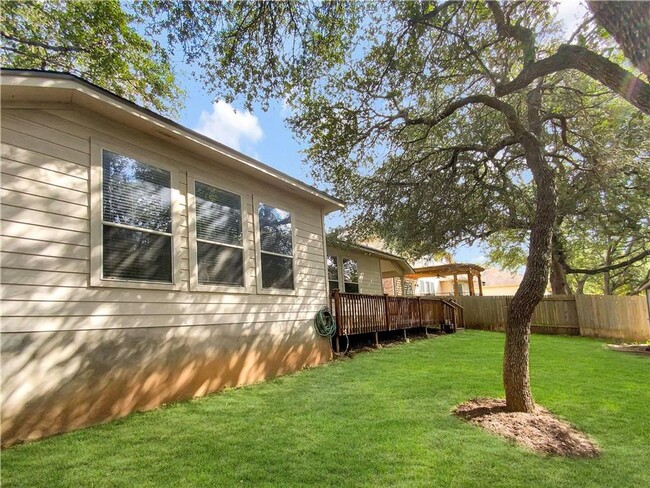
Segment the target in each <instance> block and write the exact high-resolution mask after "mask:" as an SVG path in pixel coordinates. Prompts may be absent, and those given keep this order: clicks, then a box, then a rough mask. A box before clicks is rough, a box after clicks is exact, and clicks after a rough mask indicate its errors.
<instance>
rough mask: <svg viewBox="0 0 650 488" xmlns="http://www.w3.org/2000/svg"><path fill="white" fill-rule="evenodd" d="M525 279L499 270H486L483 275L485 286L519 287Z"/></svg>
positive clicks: (516, 274) (517, 274)
mask: <svg viewBox="0 0 650 488" xmlns="http://www.w3.org/2000/svg"><path fill="white" fill-rule="evenodd" d="M523 278H524V277H523V276H522V275H521V274H519V273H511V272H510V271H504V270H502V269H498V268H486V269H485V271H484V272H483V274H482V275H481V280H482V281H483V282H484V283H485V285H483V286H519V285H520V284H521V280H522V279H523Z"/></svg>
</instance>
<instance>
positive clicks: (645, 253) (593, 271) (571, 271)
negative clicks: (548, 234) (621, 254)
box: [566, 249, 650, 275]
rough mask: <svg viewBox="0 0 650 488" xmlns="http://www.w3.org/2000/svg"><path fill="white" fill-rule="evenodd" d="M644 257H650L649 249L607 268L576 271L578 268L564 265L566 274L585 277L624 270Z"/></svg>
mask: <svg viewBox="0 0 650 488" xmlns="http://www.w3.org/2000/svg"><path fill="white" fill-rule="evenodd" d="M646 256H650V249H646V250H645V251H643V252H641V253H639V254H637V255H636V256H633V257H631V258H630V259H627V260H625V261H621V262H620V263H616V264H610V265H607V266H601V267H600V268H593V269H578V268H572V267H571V266H569V265H568V264H567V265H566V268H567V270H566V272H567V273H568V274H586V275H595V274H600V273H606V272H607V271H613V270H615V269H619V268H624V267H625V266H629V265H630V264H634V263H636V262H637V261H641V260H642V259H643V258H645V257H646Z"/></svg>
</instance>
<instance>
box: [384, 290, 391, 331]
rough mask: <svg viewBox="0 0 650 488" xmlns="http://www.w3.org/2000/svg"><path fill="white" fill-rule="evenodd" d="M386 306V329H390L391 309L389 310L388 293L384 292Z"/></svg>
mask: <svg viewBox="0 0 650 488" xmlns="http://www.w3.org/2000/svg"><path fill="white" fill-rule="evenodd" d="M384 308H385V317H386V330H390V311H389V310H388V293H384Z"/></svg>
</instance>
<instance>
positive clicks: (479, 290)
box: [478, 271, 483, 296]
mask: <svg viewBox="0 0 650 488" xmlns="http://www.w3.org/2000/svg"><path fill="white" fill-rule="evenodd" d="M478 294H479V295H480V296H483V282H482V281H481V272H480V271H479V272H478Z"/></svg>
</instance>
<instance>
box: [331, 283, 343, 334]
mask: <svg viewBox="0 0 650 488" xmlns="http://www.w3.org/2000/svg"><path fill="white" fill-rule="evenodd" d="M332 295H333V296H334V318H335V320H336V336H337V337H338V336H339V335H340V333H341V319H342V318H343V317H341V295H340V292H339V289H338V288H337V289H336V290H334V291H333V292H332ZM337 342H338V341H337Z"/></svg>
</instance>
